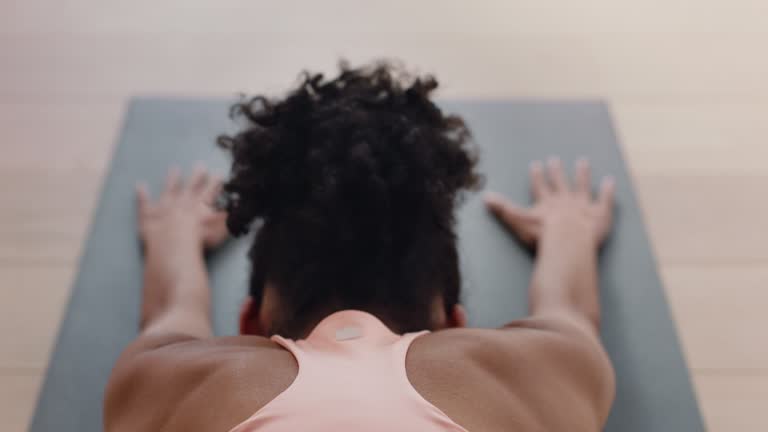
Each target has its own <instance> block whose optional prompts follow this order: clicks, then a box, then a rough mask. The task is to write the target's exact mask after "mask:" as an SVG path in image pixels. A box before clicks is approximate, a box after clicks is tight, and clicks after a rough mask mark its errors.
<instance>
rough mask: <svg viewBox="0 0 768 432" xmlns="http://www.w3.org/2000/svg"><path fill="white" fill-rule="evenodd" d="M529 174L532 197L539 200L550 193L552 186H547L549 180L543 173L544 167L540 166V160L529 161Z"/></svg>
mask: <svg viewBox="0 0 768 432" xmlns="http://www.w3.org/2000/svg"><path fill="white" fill-rule="evenodd" d="M530 175H531V192H532V193H533V198H534V199H536V200H540V199H542V198H544V197H545V196H547V195H549V194H550V193H552V188H551V187H550V186H549V182H548V181H547V178H546V176H545V175H544V167H543V166H542V164H541V162H539V161H533V162H531V167H530Z"/></svg>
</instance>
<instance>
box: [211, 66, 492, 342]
mask: <svg viewBox="0 0 768 432" xmlns="http://www.w3.org/2000/svg"><path fill="white" fill-rule="evenodd" d="M436 88H437V82H436V81H435V79H434V78H432V77H410V76H408V75H407V74H405V73H404V72H402V71H401V70H400V69H398V68H396V67H393V66H392V65H390V64H387V63H376V64H374V65H372V66H368V67H363V68H359V69H350V68H348V67H346V66H343V65H342V67H341V72H340V74H339V75H338V76H337V77H336V78H333V79H330V80H328V79H324V77H323V76H322V75H320V74H305V75H304V77H303V79H302V80H301V82H300V83H299V85H298V87H297V88H296V89H294V90H293V91H291V92H290V93H289V94H288V95H287V96H286V97H285V98H284V99H281V100H273V99H267V98H265V97H263V96H259V97H255V98H253V99H251V100H249V101H247V102H242V103H239V104H237V105H235V106H234V107H233V114H234V115H235V116H238V117H242V118H243V119H245V120H246V122H247V126H246V127H245V128H244V129H243V130H242V131H241V132H239V133H238V134H236V135H234V136H223V137H220V138H219V144H220V145H221V147H223V148H224V149H226V150H228V151H229V152H230V153H231V155H232V158H233V162H232V172H231V177H230V179H229V181H228V182H226V183H225V185H224V196H225V198H226V199H225V208H226V210H227V212H228V220H227V225H228V227H229V229H230V231H231V232H232V234H234V235H241V234H244V233H246V232H248V231H249V230H250V229H251V227H252V226H253V225H254V223H255V222H261V225H260V228H259V229H258V232H257V233H256V236H255V240H254V243H253V246H252V248H251V251H250V260H251V263H252V266H253V267H252V274H251V280H250V295H251V301H250V302H249V304H250V306H248V307H246V308H245V315H246V316H245V320H244V321H245V322H246V323H247V322H248V321H249V320H251V321H252V322H253V323H254V324H253V325H252V326H250V328H251V329H253V328H254V327H258V328H259V330H258V331H259V332H262V333H281V334H284V335H288V336H296V335H300V334H301V333H302V332H305V331H307V330H308V326H311V325H312V324H314V323H316V322H317V321H318V320H320V319H322V318H323V317H324V316H326V315H328V314H330V313H332V312H334V311H337V310H342V309H359V310H365V311H368V312H371V313H374V314H376V315H377V316H379V317H380V318H382V319H384V320H385V321H386V322H388V324H390V326H392V327H395V328H396V329H397V330H398V331H401V332H405V331H413V330H419V329H425V328H434V327H435V326H439V325H441V324H440V323H439V321H440V319H442V318H440V317H441V316H442V317H446V316H447V317H448V319H449V320H450V319H451V316H452V314H453V313H454V312H453V311H454V306H456V305H457V304H458V302H459V290H460V276H459V268H458V255H457V250H456V235H455V232H454V224H455V217H454V209H455V207H456V205H457V203H458V202H459V201H460V198H461V196H462V191H463V190H466V189H473V188H476V187H477V186H479V184H480V182H481V179H480V177H479V176H478V174H477V173H476V172H475V165H476V152H475V148H474V146H473V144H472V141H471V137H470V133H469V130H468V129H467V127H466V126H465V124H464V122H463V121H462V120H461V119H460V118H459V117H455V116H450V115H444V114H443V113H442V111H441V110H440V109H439V108H438V107H437V106H436V105H435V104H434V103H433V102H432V101H431V100H430V95H431V93H432V91H433V90H435V89H436ZM442 312H445V313H442ZM265 315H268V316H267V317H265ZM257 321H258V323H257ZM244 327H245V328H249V326H248V325H245V326H244ZM265 327H266V328H265ZM254 331H256V330H254Z"/></svg>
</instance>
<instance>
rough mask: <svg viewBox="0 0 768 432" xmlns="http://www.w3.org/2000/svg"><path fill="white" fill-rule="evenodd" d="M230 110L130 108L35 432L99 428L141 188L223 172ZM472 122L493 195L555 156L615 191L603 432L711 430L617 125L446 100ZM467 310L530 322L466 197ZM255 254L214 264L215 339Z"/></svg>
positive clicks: (234, 252)
mask: <svg viewBox="0 0 768 432" xmlns="http://www.w3.org/2000/svg"><path fill="white" fill-rule="evenodd" d="M228 105H229V101H226V100H216V101H210V100H160V99H137V100H134V101H133V102H132V103H131V104H130V106H129V107H128V110H127V114H126V118H125V123H124V125H123V131H122V135H121V138H120V140H119V143H118V146H117V148H116V150H115V153H114V157H113V160H112V166H111V170H110V172H109V175H108V177H107V179H106V182H105V184H104V187H103V189H102V192H101V199H100V202H99V205H98V207H97V209H96V212H95V215H94V217H93V225H92V227H91V231H90V234H89V236H88V239H87V243H86V245H85V248H84V249H83V250H84V253H83V256H82V258H81V260H80V272H79V275H78V277H77V279H76V281H75V286H74V288H73V291H72V295H71V298H70V301H69V305H68V308H67V312H66V315H65V318H64V320H63V322H62V325H61V329H60V331H59V336H58V341H57V343H56V347H55V349H54V351H53V355H52V357H51V362H50V366H49V369H48V374H47V377H46V379H45V382H44V384H43V387H42V391H41V394H40V397H39V400H38V405H37V410H36V412H35V415H34V418H33V421H32V425H31V429H30V430H31V431H32V432H44V431H45V432H49V431H57V432H83V431H98V430H101V428H102V413H101V411H102V397H103V391H104V386H105V385H106V382H107V378H108V376H109V373H110V370H111V368H112V365H113V363H114V362H115V360H116V359H117V357H118V355H119V354H120V352H121V350H122V349H123V347H124V346H125V345H126V344H128V343H129V342H130V341H131V340H132V339H133V338H134V336H135V335H136V329H137V323H138V320H139V302H140V289H141V271H142V266H141V257H140V254H139V248H138V242H137V239H136V229H135V223H136V221H135V208H134V184H135V183H136V181H137V180H148V181H149V182H150V184H151V185H152V187H153V191H154V192H157V191H158V190H159V189H160V187H161V185H162V181H163V179H164V176H165V173H166V170H167V168H168V167H169V166H170V165H174V164H176V165H180V166H181V167H183V168H185V169H189V168H191V166H192V165H193V164H194V163H195V162H196V161H205V162H206V163H207V164H208V166H209V167H211V168H212V169H213V170H214V171H218V172H220V173H225V172H226V170H227V166H228V164H227V161H226V159H225V157H224V155H223V154H222V153H221V152H220V151H219V150H218V149H217V148H215V146H214V144H213V142H214V138H215V137H216V136H217V135H218V134H220V133H222V132H225V131H232V130H234V128H235V125H234V124H233V123H232V122H231V120H229V119H228V117H227V112H228ZM442 106H443V107H444V108H445V109H446V110H447V111H450V112H455V113H458V114H460V115H462V116H464V118H465V120H466V121H467V122H468V123H469V125H470V127H471V129H472V131H473V133H474V136H475V140H476V141H477V142H478V143H479V144H480V146H481V149H482V155H481V160H482V161H481V169H482V171H483V172H485V173H486V175H487V187H488V188H490V189H494V190H497V191H500V192H503V193H505V194H506V195H508V196H510V197H512V198H513V199H515V200H517V201H519V202H527V201H528V199H529V194H528V178H527V172H528V163H529V162H530V161H531V160H532V159H541V158H545V157H547V156H549V155H559V156H561V157H562V158H563V159H564V160H565V161H572V160H574V159H575V158H577V157H579V156H587V157H589V158H590V159H591V161H592V163H593V166H594V173H595V174H596V176H600V175H603V174H608V173H610V174H612V175H614V176H615V177H616V180H617V214H616V224H615V228H614V232H613V236H612V237H611V239H610V241H609V242H608V243H607V244H606V246H605V248H604V250H603V254H602V260H601V276H600V282H601V294H602V305H603V329H602V337H603V341H604V343H605V346H606V348H607V350H608V353H609V354H610V356H611V358H612V360H613V362H614V365H615V368H616V377H617V395H616V403H615V405H614V407H613V411H612V413H611V415H610V418H609V420H608V425H607V427H606V429H605V430H607V431H611V432H619V431H621V432H663V431H672V432H682V431H686V432H695V431H701V430H704V426H703V424H702V421H701V417H700V414H699V410H698V407H697V404H696V400H695V397H694V394H693V391H692V389H691V383H690V379H689V375H688V370H687V368H686V365H685V361H684V359H683V356H682V354H681V350H680V346H679V343H678V338H677V335H676V331H675V326H674V323H673V321H672V320H671V318H670V311H669V307H668V306H667V302H666V298H665V296H664V292H663V289H662V286H661V282H660V280H659V277H658V275H657V273H656V266H655V262H654V258H653V255H652V253H651V250H650V247H649V244H648V239H647V234H646V231H645V228H644V225H643V221H642V218H641V214H640V210H639V208H638V204H637V200H636V198H635V194H634V192H633V190H632V184H631V179H630V178H629V176H628V174H627V170H626V167H625V165H624V162H623V160H622V155H621V152H620V149H619V147H618V145H617V139H616V136H615V134H614V131H613V127H612V123H611V118H610V114H609V112H608V110H607V108H606V106H605V105H603V104H602V103H599V102H565V103H560V102H526V101H521V102H479V101H478V102H444V103H442ZM459 221H460V223H459V236H460V239H461V244H460V251H461V260H462V270H463V278H464V281H465V286H464V302H465V303H466V306H467V308H468V311H469V316H470V322H471V324H472V325H475V326H497V325H501V324H503V323H505V322H507V321H509V320H512V319H515V318H520V317H523V316H525V311H526V307H527V294H526V288H527V286H528V279H529V276H530V271H531V258H530V256H529V255H528V254H527V253H525V252H524V251H523V250H521V249H520V248H519V246H518V245H517V244H516V242H515V241H514V240H513V239H512V238H511V237H510V236H509V235H507V234H506V233H505V231H504V229H503V228H502V227H501V226H500V225H499V224H498V223H496V222H495V221H494V220H493V219H492V218H491V217H490V216H489V215H488V214H487V212H486V211H485V209H484V208H483V205H482V202H481V199H480V196H479V194H478V195H473V196H470V197H468V199H467V201H466V203H465V204H464V206H463V207H462V208H461V212H460V216H459ZM246 248H247V244H246V242H243V241H236V242H232V243H230V244H228V245H227V246H226V247H225V248H223V249H222V250H220V251H218V252H217V253H215V254H213V255H212V256H211V258H210V261H209V268H210V270H211V278H212V288H213V305H214V306H213V307H214V313H213V320H214V328H215V331H216V333H217V334H219V335H228V334H235V333H236V331H237V326H236V320H237V312H238V305H239V303H240V301H241V300H242V299H243V298H244V297H245V295H246V281H247V276H248V275H247V263H246V260H245V252H246Z"/></svg>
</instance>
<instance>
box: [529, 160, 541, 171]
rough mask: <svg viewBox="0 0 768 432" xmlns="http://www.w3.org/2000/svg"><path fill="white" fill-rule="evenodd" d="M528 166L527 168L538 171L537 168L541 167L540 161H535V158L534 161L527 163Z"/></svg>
mask: <svg viewBox="0 0 768 432" xmlns="http://www.w3.org/2000/svg"><path fill="white" fill-rule="evenodd" d="M528 168H529V169H530V170H531V171H538V170H540V169H541V161H537V160H535V161H532V162H531V163H530V164H529V166H528Z"/></svg>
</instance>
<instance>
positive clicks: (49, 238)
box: [0, 170, 101, 265]
mask: <svg viewBox="0 0 768 432" xmlns="http://www.w3.org/2000/svg"><path fill="white" fill-rule="evenodd" d="M100 187H101V176H100V175H99V174H96V173H88V172H87V171H83V172H79V173H73V172H66V171H65V172H59V173H54V172H45V171H38V170H19V171H16V170H0V264H6V265H10V264H74V263H75V262H76V260H77V257H78V256H79V254H80V245H81V242H82V241H83V239H84V238H85V232H86V230H87V227H88V224H89V223H90V216H91V213H92V209H93V207H94V205H95V202H96V196H97V193H98V191H99V189H100Z"/></svg>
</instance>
